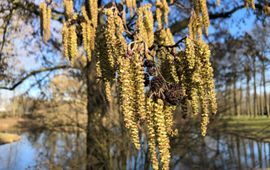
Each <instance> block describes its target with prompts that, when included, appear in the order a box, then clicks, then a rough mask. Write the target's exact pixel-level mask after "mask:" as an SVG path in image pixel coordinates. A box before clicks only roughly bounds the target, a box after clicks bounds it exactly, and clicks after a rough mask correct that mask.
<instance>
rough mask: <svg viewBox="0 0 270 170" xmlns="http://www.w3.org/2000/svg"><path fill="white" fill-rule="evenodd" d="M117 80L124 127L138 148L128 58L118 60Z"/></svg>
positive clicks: (137, 133)
mask: <svg viewBox="0 0 270 170" xmlns="http://www.w3.org/2000/svg"><path fill="white" fill-rule="evenodd" d="M119 67H120V68H119V82H120V84H121V85H120V91H121V92H120V98H121V104H120V106H121V110H122V112H123V115H124V122H125V126H126V128H127V129H128V130H129V132H130V136H131V138H132V142H133V144H134V145H135V148H136V149H139V148H140V139H139V131H138V127H137V123H136V119H135V114H134V109H133V103H132V102H133V100H134V99H133V96H132V95H131V94H132V89H131V86H130V85H131V81H132V74H131V62H130V59H129V58H124V57H123V58H121V60H119Z"/></svg>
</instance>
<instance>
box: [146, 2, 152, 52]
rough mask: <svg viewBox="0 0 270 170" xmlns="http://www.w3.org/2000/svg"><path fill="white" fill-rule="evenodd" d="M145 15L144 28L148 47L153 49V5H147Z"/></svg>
mask: <svg viewBox="0 0 270 170" xmlns="http://www.w3.org/2000/svg"><path fill="white" fill-rule="evenodd" d="M143 14H144V26H145V29H146V33H147V46H148V47H151V46H152V45H153V43H154V18H153V14H152V11H151V4H147V5H145V10H144V11H143Z"/></svg>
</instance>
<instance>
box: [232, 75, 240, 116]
mask: <svg viewBox="0 0 270 170" xmlns="http://www.w3.org/2000/svg"><path fill="white" fill-rule="evenodd" d="M236 93H237V89H236V75H234V78H233V106H234V107H233V108H234V110H233V111H234V114H235V115H237V116H239V112H238V109H237V94H236Z"/></svg>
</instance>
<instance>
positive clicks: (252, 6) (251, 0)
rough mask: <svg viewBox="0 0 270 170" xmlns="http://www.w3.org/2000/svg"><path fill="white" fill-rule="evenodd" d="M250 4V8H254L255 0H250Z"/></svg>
mask: <svg viewBox="0 0 270 170" xmlns="http://www.w3.org/2000/svg"><path fill="white" fill-rule="evenodd" d="M250 6H251V8H252V9H255V2H254V0H250Z"/></svg>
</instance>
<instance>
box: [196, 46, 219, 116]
mask: <svg viewBox="0 0 270 170" xmlns="http://www.w3.org/2000/svg"><path fill="white" fill-rule="evenodd" d="M199 47H200V58H201V62H202V64H203V66H202V70H201V74H202V76H203V78H204V79H203V81H204V84H205V87H204V89H205V90H206V91H207V94H208V98H209V104H210V110H211V112H212V113H216V112H217V102H216V92H215V84H214V78H213V77H214V75H213V68H212V66H211V62H210V55H211V54H210V50H209V46H208V45H207V44H206V43H205V42H202V41H200V42H199Z"/></svg>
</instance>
